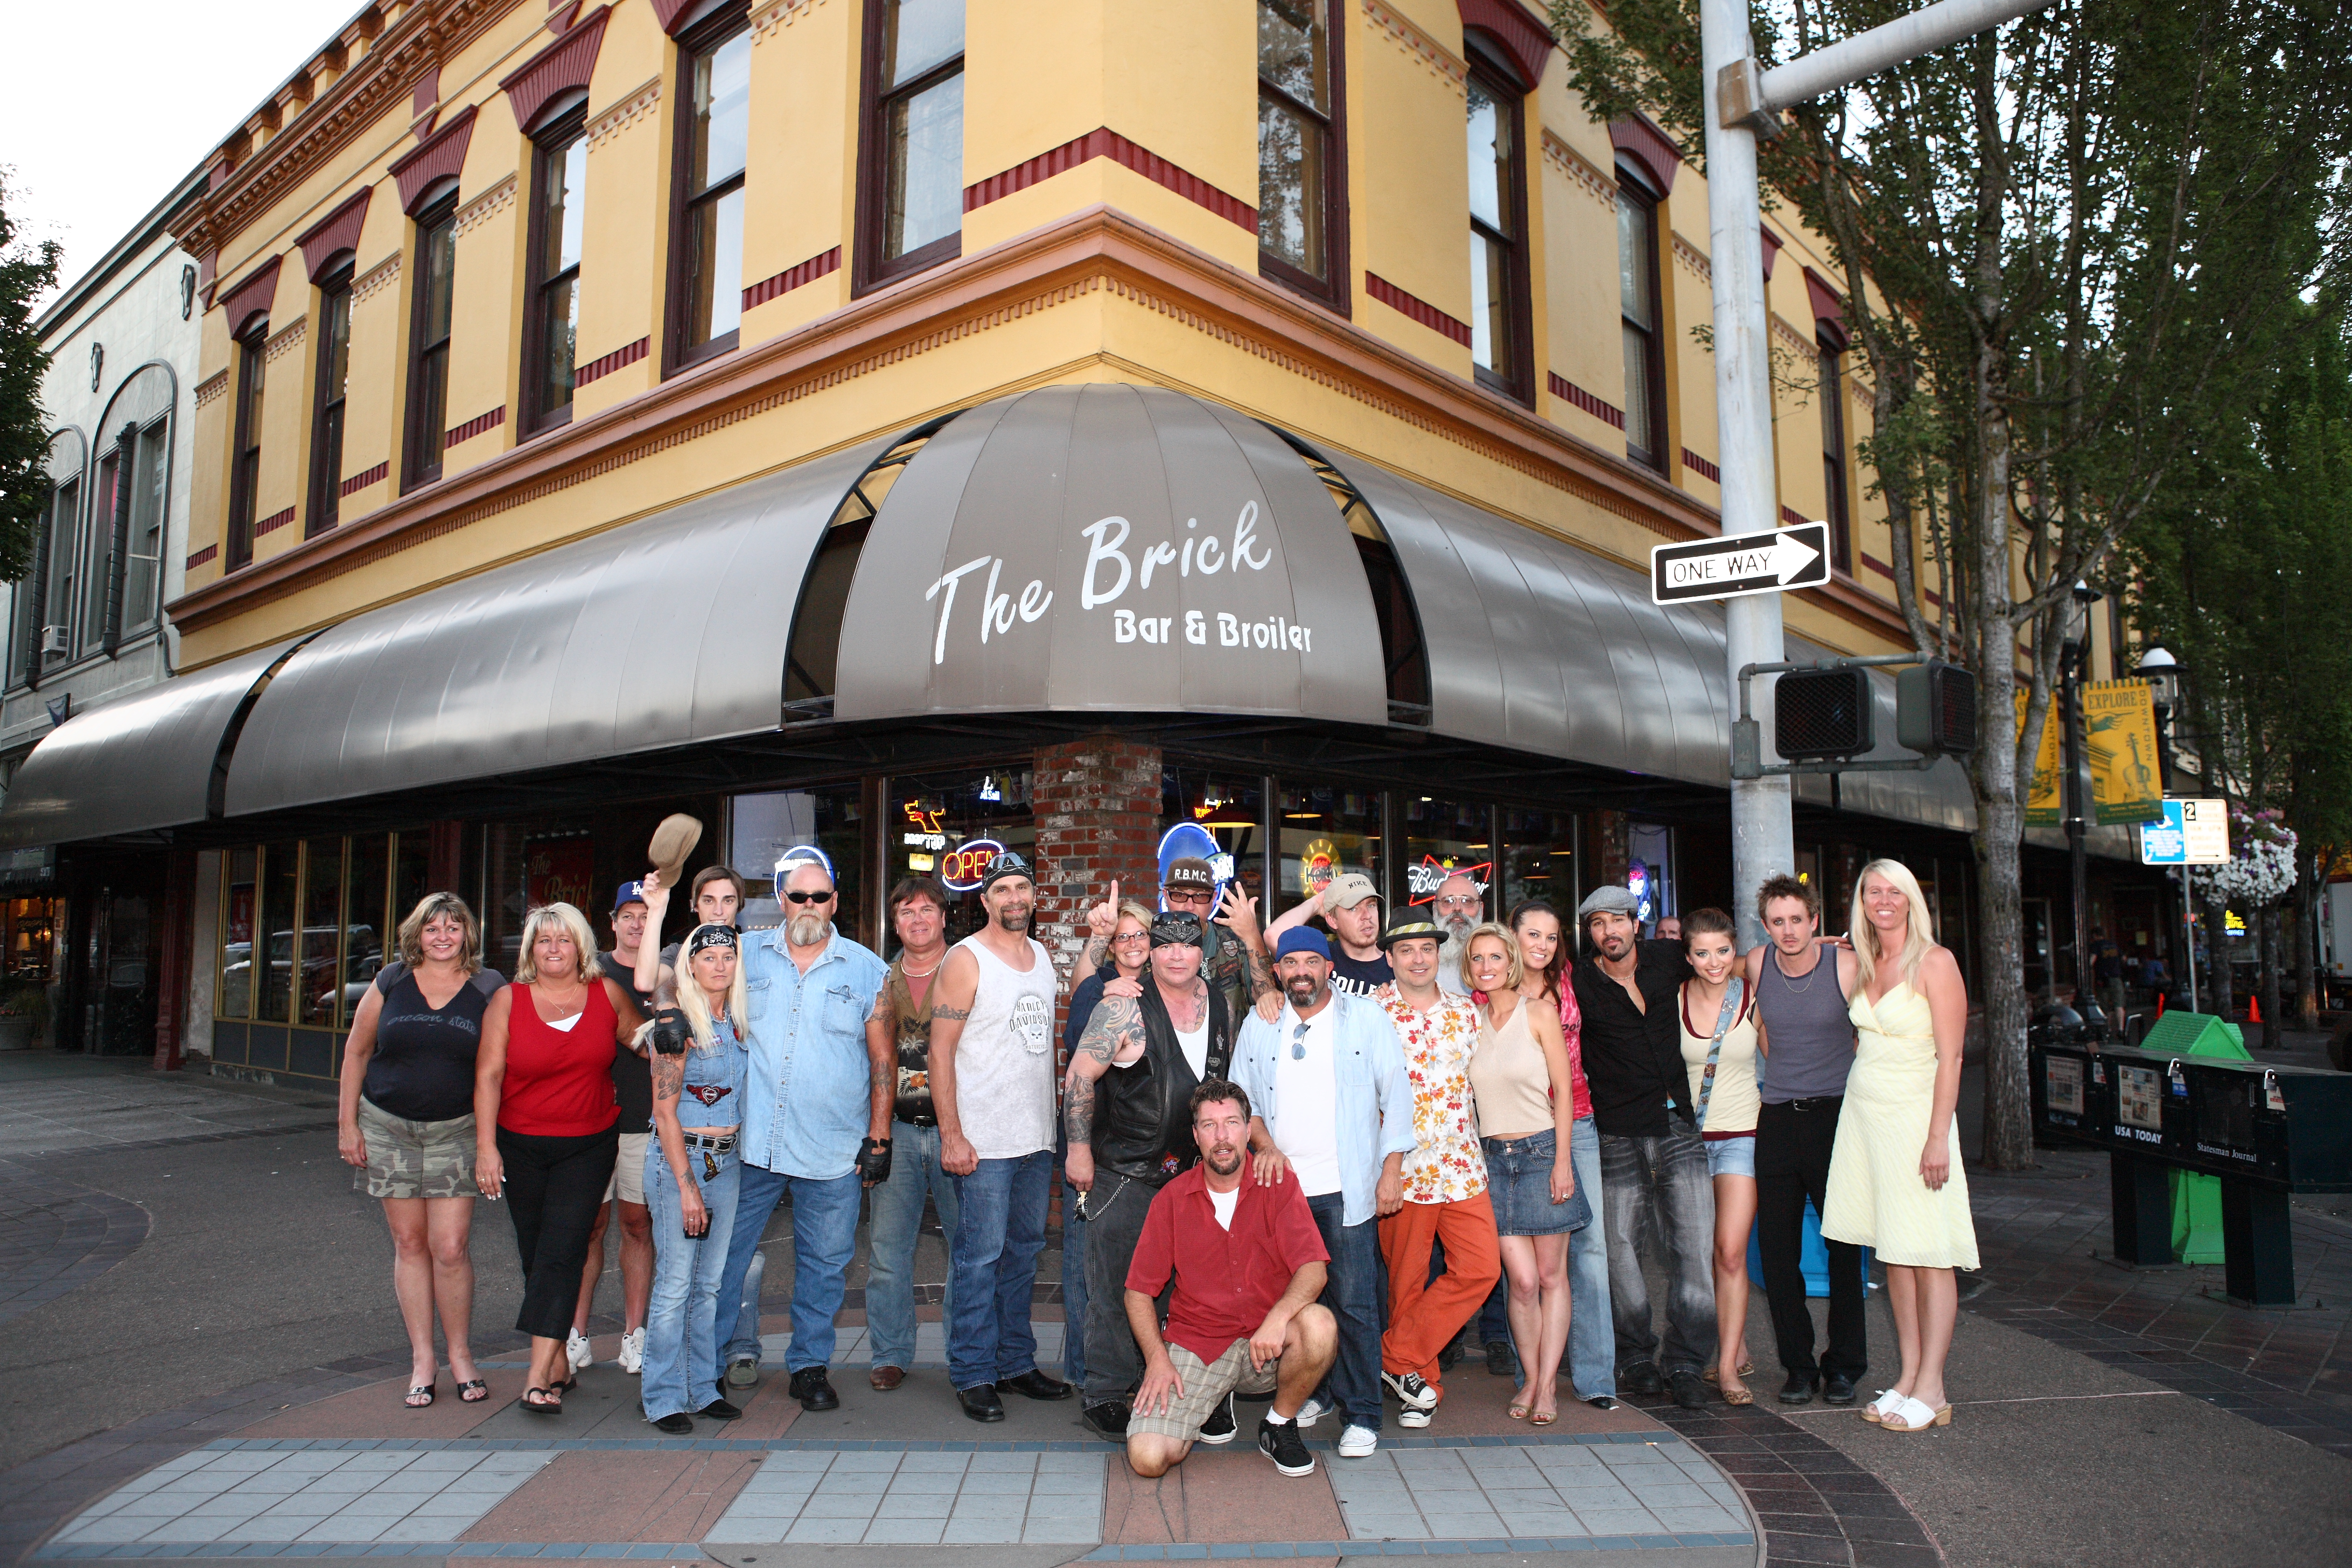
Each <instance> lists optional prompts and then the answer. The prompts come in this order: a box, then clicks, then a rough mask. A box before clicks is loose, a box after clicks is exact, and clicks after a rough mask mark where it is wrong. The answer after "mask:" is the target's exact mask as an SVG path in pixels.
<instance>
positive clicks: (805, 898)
mask: <svg viewBox="0 0 2352 1568" xmlns="http://www.w3.org/2000/svg"><path fill="white" fill-rule="evenodd" d="M784 897H785V898H787V899H789V900H792V901H793V903H796V904H824V903H830V902H832V901H833V895H832V894H831V893H830V892H824V893H812V892H808V891H806V890H800V891H795V892H790V893H786V894H785V895H784Z"/></svg>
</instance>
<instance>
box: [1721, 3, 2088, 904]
mask: <svg viewBox="0 0 2352 1568" xmlns="http://www.w3.org/2000/svg"><path fill="white" fill-rule="evenodd" d="M2050 3H2051V0H1937V3H1936V4H1935V5H1928V6H1926V7H1924V8H1923V9H1921V10H1918V11H1916V12H1913V13H1912V14H1910V15H1909V16H1900V17H1897V18H1896V19H1895V20H1894V21H1892V22H1888V23H1886V24H1885V25H1884V26H1877V27H1873V28H1872V29H1870V31H1868V32H1866V33H1862V34H1858V35H1856V36H1855V37H1851V38H1848V39H1845V40H1844V41H1843V42H1842V43H1837V44H1832V45H1830V46H1828V47H1824V48H1821V49H1817V50H1815V51H1814V52H1813V53H1811V54H1809V55H1806V56H1803V57H1802V58H1798V59H1795V60H1791V61H1790V62H1789V63H1788V64H1786V65H1781V66H1776V67H1774V68H1772V69H1771V70H1769V71H1760V72H1759V69H1758V68H1757V64H1756V58H1755V47H1754V45H1753V43H1752V41H1751V40H1750V37H1749V35H1748V0H1699V13H1698V19H1699V58H1700V68H1701V70H1702V72H1703V75H1702V78H1701V79H1702V80H1704V81H1705V82H1706V83H1708V84H1709V86H1710V87H1711V89H1713V90H1714V92H1715V94H1716V98H1717V105H1716V112H1715V113H1713V114H1710V115H1709V116H1707V123H1706V226H1707V236H1708V250H1709V253H1710V255H1711V257H1712V259H1713V264H1714V268H1715V413H1716V442H1717V447H1719V452H1718V455H1717V462H1718V463H1720V464H1721V466H1722V474H1723V479H1722V486H1723V531H1724V532H1726V533H1761V532H1764V531H1769V530H1770V529H1772V528H1775V527H1778V526H1779V524H1780V491H1779V489H1778V487H1777V486H1776V485H1775V484H1774V482H1773V475H1772V362H1771V353H1770V342H1769V337H1768V335H1767V319H1766V311H1765V303H1764V238H1763V234H1762V232H1761V224H1762V217H1763V215H1762V212H1761V210H1760V202H1759V197H1758V194H1757V188H1756V138H1757V136H1758V135H1759V133H1761V134H1763V135H1767V136H1771V135H1777V134H1779V132H1780V121H1779V113H1778V111H1779V110H1782V109H1786V108H1788V107H1789V106H1790V105H1791V104H1796V103H1802V102H1804V101H1805V100H1807V99H1810V98H1818V97H1820V96H1821V95H1822V93H1825V92H1829V91H1832V90H1834V89H1837V88H1841V87H1844V86H1846V85H1847V84H1849V83H1851V82H1855V81H1859V80H1861V79H1863V78H1864V77H1866V76H1871V75H1874V74H1875V73H1876V72H1878V71H1882V70H1885V69H1887V68H1889V67H1892V66H1897V65H1900V64H1902V63H1903V62H1904V61H1906V60H1908V59H1914V58H1917V57H1918V56H1920V55H1924V54H1927V53H1930V52H1931V51H1933V50H1936V49H1939V48H1942V47H1944V46H1945V45H1947V44H1950V43H1956V42H1958V40H1959V39H1962V38H1965V37H1969V36H1970V35H1972V34H1975V33H1980V32H1982V31H1984V30H1985V29H1986V28H1988V27H1993V26H2000V24H2001V23H2003V22H2006V21H2010V20H2012V19H2013V18H2015V17H2018V16H2025V15H2026V14H2027V13H2029V12H2032V11H2038V10H2040V9H2042V7H2043V6H2044V5H2049V4H2050ZM1724 633H1725V642H1726V645H1727V646H1726V647H1725V649H1724V653H1725V658H1726V660H1727V665H1728V671H1729V675H1730V678H1731V680H1732V683H1733V684H1734V685H1735V686H1737V685H1738V679H1739V671H1740V669H1741V668H1742V667H1744V666H1747V665H1750V664H1777V663H1780V661H1781V659H1782V658H1784V657H1785V656H1784V652H1783V648H1782V644H1781V637H1780V595H1777V594H1754V595H1748V596H1747V597H1745V598H1738V599H1733V600H1731V601H1730V602H1729V603H1728V604H1727V605H1725V606H1724ZM1772 700H1773V698H1772V693H1771V691H1770V689H1769V688H1768V689H1766V690H1764V691H1763V692H1762V693H1760V694H1759V702H1758V707H1759V710H1760V711H1759V712H1758V714H1757V717H1758V719H1759V721H1762V725H1763V729H1764V732H1765V733H1766V734H1767V735H1768V736H1769V734H1770V733H1771V732H1772V714H1771V712H1770V711H1769V709H1770V707H1771V704H1772ZM1767 760H1773V759H1769V758H1768V759H1767ZM1796 861H1797V850H1796V830H1795V827H1794V826H1793V824H1792V823H1791V821H1790V781H1789V778H1788V776H1787V775H1786V774H1779V775H1768V776H1767V777H1764V778H1759V779H1734V780H1733V781H1732V783H1731V882H1732V901H1733V917H1734V918H1735V919H1736V920H1737V921H1738V923H1739V943H1740V945H1741V946H1742V947H1753V946H1757V945H1759V944H1760V943H1761V942H1763V940H1764V930H1763V923H1762V921H1759V919H1758V918H1757V914H1756V890H1757V889H1758V888H1759V887H1760V886H1762V884H1763V881H1764V879H1765V878H1766V877H1769V876H1770V875H1772V874H1773V873H1774V872H1776V871H1789V870H1793V869H1794V868H1795V867H1796Z"/></svg>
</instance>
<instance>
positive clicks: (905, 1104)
mask: <svg viewBox="0 0 2352 1568" xmlns="http://www.w3.org/2000/svg"><path fill="white" fill-rule="evenodd" d="M946 962H947V961H946V960H945V959H944V958H942V959H941V960H940V963H946ZM931 976H932V978H931V985H927V986H925V987H924V988H923V1001H922V1005H920V1006H917V1005H916V1004H915V988H914V987H913V986H911V985H909V984H907V961H906V959H905V958H904V957H900V958H899V959H898V961H897V962H896V963H892V964H891V965H890V977H889V979H888V980H887V981H885V982H884V983H883V992H884V994H886V995H887V996H888V997H889V998H890V1016H891V1017H892V1018H893V1019H894V1020H896V1022H897V1025H898V1084H897V1087H896V1088H895V1089H893V1090H892V1091H891V1099H890V1115H891V1118H892V1119H893V1120H894V1121H904V1122H906V1123H907V1124H908V1125H909V1126H912V1127H937V1126H938V1125H939V1124H940V1119H939V1117H938V1115H937V1114H935V1113H934V1112H933V1111H932V1110H931V998H932V996H933V995H935V994H936V993H935V992H934V991H933V990H932V988H931V986H935V985H937V984H939V972H938V971H937V970H933V971H932V972H931Z"/></svg>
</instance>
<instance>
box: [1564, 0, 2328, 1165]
mask: <svg viewBox="0 0 2352 1568" xmlns="http://www.w3.org/2000/svg"><path fill="white" fill-rule="evenodd" d="M1913 8H1914V6H1913V5H1912V3H1911V0H1810V3H1798V4H1795V5H1794V6H1793V9H1791V10H1790V11H1789V12H1788V13H1786V14H1785V15H1784V16H1780V17H1778V18H1777V19H1776V18H1774V17H1769V16H1759V18H1758V20H1757V22H1756V24H1755V26H1754V32H1755V34H1756V37H1757V42H1758V47H1759V58H1765V59H1767V60H1768V62H1769V59H1770V58H1771V57H1772V55H1773V54H1774V53H1775V51H1777V50H1779V49H1780V47H1781V46H1782V45H1784V44H1785V45H1788V46H1790V47H1791V49H1792V50H1793V51H1794V52H1800V53H1801V52H1803V51H1805V50H1808V49H1810V48H1812V47H1817V46H1818V45H1821V44H1823V43H1826V42H1830V41H1833V40H1835V39H1837V38H1841V37H1851V36H1853V34H1856V33H1860V32H1862V31H1864V30H1866V29H1867V28H1870V27H1873V26H1877V25H1879V24H1881V23H1883V22H1885V21H1889V20H1891V19H1893V18H1894V17H1895V16H1899V15H1902V14H1904V13H1906V12H1908V11H1910V10H1912V9H1913ZM1552 16H1553V21H1554V25H1555V26H1556V27H1557V28H1559V30H1560V32H1561V35H1562V37H1563V39H1564V40H1565V42H1566V43H1567V45H1568V48H1569V54H1570V69H1571V73H1572V78H1573V79H1574V81H1575V83H1576V86H1577V87H1578V89H1579V90H1580V92H1581V93H1582V95H1583V96H1584V98H1585V100H1586V103H1587V106H1588V108H1589V109H1591V111H1592V112H1594V113H1595V114H1596V115H1600V116H1603V117H1606V116H1609V115H1612V114H1615V113H1619V112H1622V111H1623V110H1625V109H1627V108H1630V107H1633V106H1635V105H1636V104H1640V105H1645V106H1647V107H1649V108H1650V109H1651V110H1653V112H1654V113H1655V114H1656V115H1657V116H1658V117H1659V119H1660V121H1661V122H1662V123H1663V124H1664V125H1665V127H1666V128H1667V129H1668V131H1669V132H1671V133H1673V134H1675V135H1676V136H1678V137H1679V138H1681V139H1682V141H1683V142H1684V143H1685V149H1686V150H1687V151H1689V152H1691V153H1694V154H1696V153H1698V152H1699V151H1700V145H1699V135H1700V132H1702V130H1703V127H1704V121H1703V118H1702V116H1703V115H1704V113H1705V102H1706V95H1705V92H1704V90H1703V86H1704V84H1702V83H1701V81H1700V80H1699V71H1698V59H1699V53H1698V46H1697V34H1696V9H1695V7H1694V6H1693V5H1690V4H1688V3H1686V0H1612V5H1611V6H1610V7H1609V11H1608V18H1609V30H1607V31H1604V30H1603V29H1602V28H1601V25H1600V24H1599V23H1598V22H1597V21H1595V20H1594V18H1593V16H1592V14H1591V11H1590V10H1589V9H1588V8H1587V7H1586V6H1585V5H1583V4H1582V0H1558V3H1556V4H1555V5H1554V8H1553V12H1552ZM2347 52H2352V12H2347V9H2346V8H2345V7H2343V6H2342V5H2340V4H2338V3H2337V0H2186V3H2173V0H2060V3H2059V4H2058V5H2053V6H2052V7H2051V8H2049V9H2048V10H2045V11H2043V12H2041V13H2038V14H2036V15H2035V16H2031V17H2028V18H2026V19H2024V20H2022V21H2020V22H2017V23H2013V24H2011V25H2009V26H2005V27H2002V28H2001V29H2000V30H1999V31H1998V32H1994V33H1987V34H1982V35H1979V37H1976V38H1973V39H1970V40H1968V41H1966V42H1963V43H1960V44H1957V45H1954V46H1952V47H1949V48H1947V49H1944V50H1941V51H1938V52H1937V53H1936V54H1933V55H1930V56H1927V57H1925V58H1921V59H1918V60H1915V61H1912V62H1910V63H1908V64H1906V65H1905V66H1903V67H1900V68H1896V69H1895V70H1891V71H1887V72H1884V73H1881V74H1880V75H1878V76H1875V77H1873V78H1871V79H1868V80H1865V81H1864V82H1861V83H1858V84H1856V85H1855V86H1854V87H1853V88H1851V89H1846V90H1844V91H1843V92H1841V93H1837V94H1832V95H1831V96H1829V97H1827V98H1824V99H1822V100H1817V101H1815V102H1812V103H1809V104H1805V105H1801V106H1800V107H1799V108H1797V109H1796V110H1792V111H1791V113H1790V117H1789V118H1790V134H1788V135H1785V136H1783V137H1781V138H1780V140H1779V141H1778V142H1775V143H1772V144H1769V146H1768V147H1767V148H1766V149H1765V150H1764V151H1763V153H1762V154H1761V157H1760V163H1761V168H1762V171H1763V174H1764V177H1765V178H1766V180H1767V181H1768V183H1769V184H1770V185H1771V187H1772V188H1773V189H1774V190H1775V191H1776V192H1777V193H1778V195H1779V196H1780V199H1782V200H1785V201H1787V202H1789V203H1790V204H1791V205H1793V206H1794V207H1795V208H1796V210H1797V212H1798V213H1799V215H1800V216H1801V217H1802V218H1803V220H1804V221H1805V222H1806V223H1807V224H1808V225H1809V226H1811V227H1812V228H1813V229H1814V230H1815V231H1816V232H1818V233H1820V234H1822V235H1823V236H1825V237H1827V238H1828V240H1829V242H1830V244H1831V247H1832V249H1833V251H1834V252H1835V253H1836V257H1837V261H1838V265H1839V267H1840V268H1841V269H1842V271H1843V280H1844V283H1845V292H1846V299H1847V306H1846V318H1847V323H1848V326H1849V328H1850V329H1852V330H1853V333H1854V335H1855V337H1856V339H1857V340H1858V342H1859V344H1860V347H1861V348H1862V351H1863V353H1864V357H1865V359H1866V361H1867V363H1868V365H1869V368H1870V374H1871V380H1872V383H1873V388H1874V414H1875V416H1876V417H1875V426H1876V434H1875V437H1874V443H1873V446H1872V447H1871V449H1870V451H1869V452H1868V453H1867V454H1866V455H1867V456H1868V457H1869V458H1871V459H1872V460H1873V461H1874V466H1875V468H1876V469H1877V485H1878V490H1879V493H1880V494H1881V495H1882V496H1883V497H1884V498H1885V502H1886V505H1887V509H1888V513H1889V520H1890V523H1891V525H1892V528H1893V531H1894V557H1895V591H1896V598H1897V601H1898V603H1899V604H1900V605H1901V606H1902V610H1903V614H1904V616H1905V618H1906V624H1907V626H1908V629H1909V631H1910V633H1911V638H1912V641H1913V643H1914V644H1915V646H1916V648H1917V650H1918V651H1919V652H1920V653H1921V654H1922V655H1923V656H1928V655H1935V654H1938V653H1941V652H1942V651H1944V650H1945V649H1947V648H1948V649H1951V650H1953V651H1954V652H1956V653H1957V654H1958V657H1959V658H1961V659H1963V660H1964V661H1965V662H1966V663H1968V664H1969V665H1970V666H1972V667H1973V668H1975V669H1976V671H1977V673H1978V677H1979V683H1980V686H1979V704H1980V710H1981V711H1982V712H1984V713H1985V714H1986V715H1988V724H1987V729H1988V734H1987V737H1986V743H1985V744H1983V745H1981V746H1979V749H1978V752H1977V754H1976V756H1975V758H1974V759H1973V762H1972V765H1971V767H1970V770H1969V782H1970V785H1971V788H1972V791H1973V793H1974V795H1975V799H1976V807H1977V833H1976V852H1977V862H1978V891H1979V935H1980V947H1979V959H1980V965H1979V972H1980V973H1981V975H1982V977H1983V989H1984V996H1983V1001H1984V1005H1985V1015H1986V1026H1987V1037H1988V1040H1989V1042H1990V1047H1991V1048H1990V1061H1989V1065H1988V1093H1987V1095H1986V1110H1985V1155H1986V1159H1987V1161H1988V1162H1989V1163H1990V1164H1992V1165H1993V1166H1994V1167H1996V1168H2001V1169H2010V1168H2016V1167H2019V1166H2022V1165H2025V1164H2028V1163H2031V1162H2032V1157H2033V1156H2032V1127H2031V1117H2030V1107H2029V1105H2028V1102H2027V1085H2026V1053H2025V1025H2026V1017H2027V1011H2028V1006H2029V1001H2030V999H2029V998H2028V996H2027V995H2026V993H2025V989H2024V978H2023V968H2024V966H2023V951H2024V943H2023V918H2022V909H2021V900H2020V888H2019V873H2020V848H2021V842H2022V839H2023V832H2024V803H2023V800H2022V796H2021V789H2020V777H2021V773H2023V771H2024V768H2025V767H2026V766H2028V765H2030V759H2031V758H2032V755H2033V754H2034V752H2035V749H2036V748H2037V747H2038V745H2039V743H2040V739H2041V733H2042V724H2043V722H2044V721H2045V719H2046V718H2047V717H2048V715H2049V710H2050V700H2051V694H2052V690H2053V687H2054V686H2055V685H2056V676H2057V670H2058V661H2059V655H2060V649H2061V647H2062V646H2063V643H2064V642H2065V640H2066V638H2067V637H2068V636H2069V635H2070V634H2073V633H2074V631H2075V629H2076V626H2077V625H2078V619H2079V616H2080V614H2081V612H2080V610H2079V609H2078V608H2077V606H2076V605H2074V602H2073V600H2072V597H2071V595H2070V590H2071V589H2072V588H2073V586H2074V584H2075V583H2076V582H2077V581H2078V580H2081V579H2091V580H2094V581H2096V580H2100V579H2103V578H2104V577H2105V576H2106V574H2108V573H2109V571H2110V570H2111V569H2112V567H2113V564H2114V556H2115V552H2116V548H2117V545H2118V543H2119V542H2121V541H2122V540H2123V539H2124V538H2125V536H2126V534H2127V533H2128V531H2130V530H2131V529H2133V528H2134V527H2135V526H2136V525H2137V524H2138V523H2140V522H2141V521H2142V520H2143V519H2144V517H2145V516H2146V514H2147V510H2148V509H2149V507H2150V505H2151V504H2152V502H2153V501H2154V500H2156V498H2157V497H2158V496H2159V495H2160V494H2162V493H2163V491H2164V488H2165V485H2166V483H2167V480H2168V476H2169V474H2170V472H2171V470H2172V468H2173V467H2174V465H2175V463H2176V462H2177V461H2178V460H2179V458H2180V457H2181V456H2182V454H2183V453H2185V452H2188V451H2191V450H2194V449H2196V448H2197V447H2199V446H2200V444H2201V443H2202V442H2203V441H2204V439H2205V432H2206V431H2207V430H2208V429H2209V428H2210V426H2212V425H2213V424H2214V423H2215V422H2216V420H2217V419H2218V418H2219V417H2221V414H2222V411H2225V410H2227V409H2228V408H2230V407H2231V406H2234V405H2237V404H2239V403H2241V402H2242V401H2243V399H2244V398H2245V397H2246V395H2247V394H2248V389H2249V387H2255V388H2259V386H2260V385H2261V384H2263V378H2264V377H2265V375H2266V374H2267V367H2268V365H2269V363H2270V359H2271V356H2272V354H2273V352H2274V350H2275V348H2276V345H2277V343H2278V341H2279V339H2280V337H2281V333H2282V331H2283V315H2284V310H2283V301H2286V300H2292V299H2293V297H2294V294H2295V292H2296V291H2297V289H2302V288H2305V287H2307V286H2309V285H2311V284H2313V283H2314V282H2321V281H2326V280H2328V279H2333V278H2336V277H2337V276H2340V275H2342V273H2343V272H2344V270H2345V268H2346V264H2347V248H2352V224H2347V222H2346V218H2347V214H2352V191H2347V185H2346V183H2345V181H2344V179H2343V177H2342V172H2341V171H2342V167H2343V160H2344V159H2345V157H2346V156H2347V153H2352V73H2347V72H2346V71H2344V70H2343V69H2342V66H2341V62H2342V60H2343V58H2345V56H2346V55H2347ZM1874 293H1875V296H1876V300H1877V301H1883V306H1884V308H1883V309H1880V308H1874V297H1873V296H1874ZM1923 541H1924V542H1925V543H1926V545H1927V552H1928V553H1929V554H1930V555H1931V556H1932V558H1933V559H1934V561H1935V563H1936V566H1937V573H1938V575H1939V578H1940V579H1941V580H1942V582H1943V583H1944V584H1946V589H1945V591H1944V593H1943V594H1942V595H1941V598H1942V608H1941V609H1940V610H1939V611H1938V612H1937V622H1936V624H1935V625H1933V626H1930V625H1929V623H1928V621H1927V616H1926V612H1924V611H1923V610H1922V609H1921V608H1920V604H1919V595H1918V593H1917V588H1918V583H1917V557H1918V554H1919V552H1920V545H1921V543H1922V542H1923ZM2021 690H2022V692H2023V693H2024V695H2025V697H2026V704H2025V723H2024V729H2023V733H2022V734H2021V736H2019V737H2018V743H2017V744H2015V745H2013V746H2012V745H2010V744H2007V743H2006V742H2007V741H2008V739H2009V733H2008V729H2007V725H2006V723H2005V721H2004V719H2003V717H2002V716H2005V715H2007V714H2009V713H2010V712H2011V711H2012V710H2013V709H2014V705H2015V698H2016V695H2017V693H2018V692H2020V691H2021Z"/></svg>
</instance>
